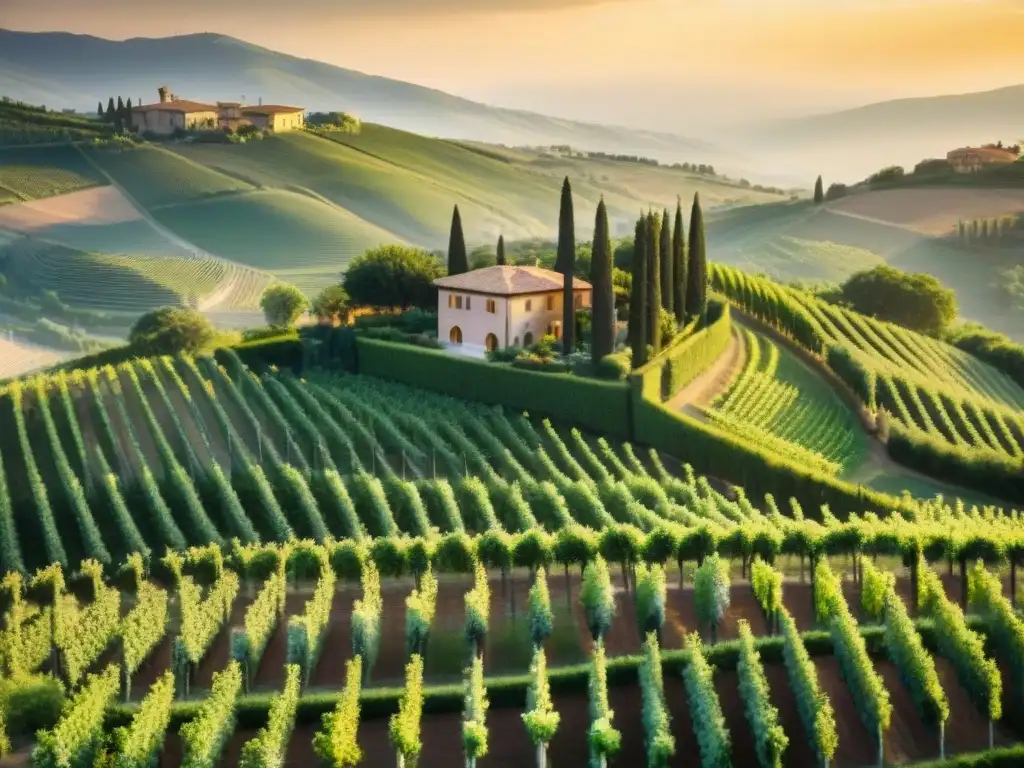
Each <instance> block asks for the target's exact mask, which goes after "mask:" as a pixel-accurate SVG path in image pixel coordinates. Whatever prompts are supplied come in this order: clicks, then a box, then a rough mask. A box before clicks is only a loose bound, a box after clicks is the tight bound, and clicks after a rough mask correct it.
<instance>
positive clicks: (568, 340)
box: [555, 176, 576, 355]
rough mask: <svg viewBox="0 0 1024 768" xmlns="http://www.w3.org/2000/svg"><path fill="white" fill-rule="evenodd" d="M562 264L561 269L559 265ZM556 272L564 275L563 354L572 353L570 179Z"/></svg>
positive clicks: (560, 221) (563, 205) (573, 228)
mask: <svg viewBox="0 0 1024 768" xmlns="http://www.w3.org/2000/svg"><path fill="white" fill-rule="evenodd" d="M559 264H561V269H559V267H558V265H559ZM555 270H556V271H559V272H561V273H562V276H563V277H562V352H563V353H564V354H566V355H568V354H570V353H572V351H573V348H574V342H575V340H576V304H575V302H574V301H573V291H572V288H573V280H574V278H575V273H576V223H575V220H574V217H573V210H572V188H571V187H570V186H569V177H568V176H566V177H565V181H564V182H562V203H561V206H560V208H559V211H558V256H557V263H556V265H555Z"/></svg>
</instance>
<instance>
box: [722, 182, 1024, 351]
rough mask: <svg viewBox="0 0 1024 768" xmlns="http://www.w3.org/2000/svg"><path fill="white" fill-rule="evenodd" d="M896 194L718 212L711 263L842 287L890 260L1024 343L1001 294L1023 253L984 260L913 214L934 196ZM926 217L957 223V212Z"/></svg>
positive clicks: (1022, 329)
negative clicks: (927, 277) (934, 281)
mask: <svg viewBox="0 0 1024 768" xmlns="http://www.w3.org/2000/svg"><path fill="white" fill-rule="evenodd" d="M895 193H896V191H894V192H866V193H863V194H859V195H853V196H851V197H849V198H844V199H842V200H838V201H836V202H835V203H828V204H826V205H824V206H817V207H816V206H814V205H813V204H812V203H810V202H809V201H801V202H796V203H776V204H772V205H758V206H746V207H742V208H736V209H733V210H729V211H725V212H722V213H720V214H712V215H711V216H710V217H709V222H708V249H709V257H710V258H711V259H713V260H715V261H719V262H721V263H724V264H729V265H731V266H736V267H738V268H740V269H743V270H745V271H750V272H765V273H766V274H768V275H770V276H771V277H773V278H776V279H778V280H783V281H789V280H810V281H824V282H840V281H842V280H844V279H845V278H846V277H848V276H849V275H851V274H853V273H854V272H857V271H860V270H863V269H870V268H871V267H872V266H875V265H877V264H879V263H883V262H885V263H888V264H890V265H892V266H894V267H896V268H898V269H902V270H904V271H907V272H923V273H926V274H931V275H934V276H935V277H936V278H938V279H939V280H940V281H942V282H943V283H944V284H945V285H946V286H948V287H950V288H953V289H955V290H956V293H957V300H958V302H959V308H960V314H961V316H962V317H963V318H965V319H968V320H974V321H977V322H981V323H983V324H985V325H987V326H989V327H991V328H993V329H995V330H998V331H1000V332H1002V333H1005V334H1007V335H1009V336H1010V337H1012V338H1014V339H1017V340H1020V339H1024V312H1021V310H1020V309H1019V308H1016V307H1014V305H1013V304H1012V302H1011V301H1009V300H1008V298H1007V297H1006V296H1005V295H1004V293H1003V292H1002V291H1001V290H1000V288H999V281H1000V280H1001V279H1002V278H1001V272H1002V271H1003V270H1005V269H1007V268H1008V267H1012V266H1013V264H1014V263H1019V261H1020V258H1019V255H1018V254H1016V253H1014V252H1013V251H1012V250H1007V251H996V250H991V251H990V252H985V253H983V254H979V253H978V252H974V251H971V250H968V249H965V248H963V247H962V246H961V245H960V244H959V243H957V242H956V240H955V239H954V238H952V237H948V236H941V237H940V236H938V234H937V232H938V231H940V230H941V229H942V227H941V226H935V223H934V221H932V222H929V223H930V225H931V231H929V227H925V226H923V225H922V223H921V222H920V221H916V220H914V218H913V216H911V215H909V213H907V212H906V211H907V210H909V209H910V208H911V207H913V206H915V205H916V206H917V207H918V208H921V207H922V206H921V205H920V201H917V202H915V198H916V197H917V196H918V195H921V194H928V191H927V190H919V191H915V190H899V191H898V194H899V195H900V196H901V199H900V200H898V201H897V200H891V199H888V198H885V197H882V196H883V195H886V194H895ZM964 194H965V195H966V196H972V195H974V194H976V193H974V192H972V191H971V190H964ZM924 207H926V208H927V206H924ZM926 213H928V214H929V215H931V216H932V217H933V218H934V217H935V216H936V215H938V216H940V217H941V216H942V215H945V216H946V217H947V218H949V219H950V221H951V222H952V223H953V224H955V222H956V212H955V209H951V210H950V211H945V212H943V211H939V210H938V209H937V208H934V209H929V211H926ZM994 213H996V209H993V214H994ZM940 224H941V222H940ZM951 231H952V225H951Z"/></svg>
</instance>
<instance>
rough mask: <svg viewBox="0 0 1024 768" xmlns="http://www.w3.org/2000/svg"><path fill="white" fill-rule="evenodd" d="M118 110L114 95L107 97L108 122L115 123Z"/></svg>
mask: <svg viewBox="0 0 1024 768" xmlns="http://www.w3.org/2000/svg"><path fill="white" fill-rule="evenodd" d="M116 114H117V112H116V111H115V110H114V97H113V96H111V97H110V98H109V99H107V122H108V123H113V122H114V117H115V116H116Z"/></svg>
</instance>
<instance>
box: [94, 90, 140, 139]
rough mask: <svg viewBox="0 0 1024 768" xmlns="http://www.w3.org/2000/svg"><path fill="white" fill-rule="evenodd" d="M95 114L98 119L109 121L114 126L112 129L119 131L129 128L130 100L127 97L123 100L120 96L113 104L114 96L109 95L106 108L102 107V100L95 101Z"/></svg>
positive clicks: (130, 120) (130, 121) (130, 118)
mask: <svg viewBox="0 0 1024 768" xmlns="http://www.w3.org/2000/svg"><path fill="white" fill-rule="evenodd" d="M96 114H97V116H98V117H99V119H100V120H102V121H104V122H106V123H109V124H110V125H112V126H114V130H115V131H117V132H118V133H120V132H121V131H123V130H125V129H127V128H131V126H132V100H131V97H128V100H127V101H125V100H124V99H122V98H121V97H120V96H118V97H117V104H116V105H115V104H114V97H113V96H111V97H110V98H109V99H107V108H106V109H103V102H102V101H100V102H97V103H96Z"/></svg>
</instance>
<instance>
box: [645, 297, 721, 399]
mask: <svg viewBox="0 0 1024 768" xmlns="http://www.w3.org/2000/svg"><path fill="white" fill-rule="evenodd" d="M695 327H696V322H693V323H690V324H689V325H687V326H686V327H685V328H683V329H682V330H681V331H680V332H679V341H678V342H677V341H675V340H673V343H672V344H670V345H669V346H668V347H666V348H665V349H664V350H662V352H661V354H659V355H658V356H657V357H655V358H654V359H653V360H650V361H648V362H647V363H646V364H645V365H643V366H641V367H640V368H637V369H636V370H635V371H633V377H635V378H638V379H639V380H640V388H641V390H642V391H643V394H644V397H646V398H648V399H650V400H653V399H658V400H667V399H668V398H670V397H672V395H674V394H676V393H677V392H678V391H679V390H681V389H682V388H683V387H685V386H686V385H687V384H689V383H690V382H691V381H693V380H694V379H696V378H697V377H698V376H699V375H700V374H702V373H703V372H704V371H706V370H707V369H708V368H710V367H711V365H713V364H714V362H715V361H716V360H717V359H718V358H719V357H721V355H722V353H723V352H725V349H726V347H728V346H729V335H730V333H731V332H732V318H731V315H730V313H729V305H728V304H726V303H724V302H721V301H713V302H711V303H710V304H709V305H708V320H707V325H705V326H704V327H703V328H701V329H700V330H698V331H694V328H695Z"/></svg>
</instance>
